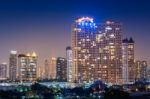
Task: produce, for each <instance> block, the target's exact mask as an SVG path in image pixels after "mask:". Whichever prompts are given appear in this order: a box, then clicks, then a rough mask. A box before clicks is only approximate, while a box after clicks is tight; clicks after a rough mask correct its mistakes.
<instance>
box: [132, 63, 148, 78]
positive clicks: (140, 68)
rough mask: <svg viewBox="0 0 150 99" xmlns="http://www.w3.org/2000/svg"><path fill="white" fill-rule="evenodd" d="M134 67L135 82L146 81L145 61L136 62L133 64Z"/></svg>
mask: <svg viewBox="0 0 150 99" xmlns="http://www.w3.org/2000/svg"><path fill="white" fill-rule="evenodd" d="M135 66H136V72H135V74H136V76H135V79H136V80H144V79H147V62H146V61H139V60H138V61H136V62H135Z"/></svg>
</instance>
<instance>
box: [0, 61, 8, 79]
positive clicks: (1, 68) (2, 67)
mask: <svg viewBox="0 0 150 99" xmlns="http://www.w3.org/2000/svg"><path fill="white" fill-rule="evenodd" d="M6 79H7V63H2V64H0V80H6Z"/></svg>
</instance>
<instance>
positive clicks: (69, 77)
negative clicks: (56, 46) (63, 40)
mask: <svg viewBox="0 0 150 99" xmlns="http://www.w3.org/2000/svg"><path fill="white" fill-rule="evenodd" d="M66 59H67V81H68V82H72V50H71V48H70V47H67V48H66Z"/></svg>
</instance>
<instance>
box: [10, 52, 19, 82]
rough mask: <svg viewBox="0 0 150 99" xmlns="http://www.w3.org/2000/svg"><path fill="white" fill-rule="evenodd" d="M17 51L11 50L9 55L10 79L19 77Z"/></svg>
mask: <svg viewBox="0 0 150 99" xmlns="http://www.w3.org/2000/svg"><path fill="white" fill-rule="evenodd" d="M17 68H18V67H17V51H10V57H9V79H10V80H11V81H14V80H16V78H17V75H18V74H17Z"/></svg>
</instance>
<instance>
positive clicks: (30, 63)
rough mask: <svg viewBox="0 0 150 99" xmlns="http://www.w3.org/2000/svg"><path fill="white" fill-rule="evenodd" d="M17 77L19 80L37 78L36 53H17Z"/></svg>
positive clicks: (33, 79)
mask: <svg viewBox="0 0 150 99" xmlns="http://www.w3.org/2000/svg"><path fill="white" fill-rule="evenodd" d="M18 78H19V80H20V81H35V80H36V78H37V55H36V53H34V52H33V53H32V54H29V53H28V54H19V55H18Z"/></svg>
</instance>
